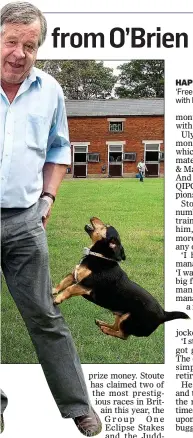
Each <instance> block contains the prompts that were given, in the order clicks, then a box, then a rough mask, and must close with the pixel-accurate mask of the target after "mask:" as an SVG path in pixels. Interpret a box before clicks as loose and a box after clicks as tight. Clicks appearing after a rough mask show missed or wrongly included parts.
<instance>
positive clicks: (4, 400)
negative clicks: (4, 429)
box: [0, 389, 8, 414]
mask: <svg viewBox="0 0 193 438" xmlns="http://www.w3.org/2000/svg"><path fill="white" fill-rule="evenodd" d="M0 391H1V412H0V413H1V414H3V412H4V410H5V408H6V407H7V403H8V400H7V396H6V395H5V393H4V392H3V391H2V389H0Z"/></svg>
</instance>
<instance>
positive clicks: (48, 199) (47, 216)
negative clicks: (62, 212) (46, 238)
mask: <svg viewBox="0 0 193 438" xmlns="http://www.w3.org/2000/svg"><path fill="white" fill-rule="evenodd" d="M42 199H44V200H45V201H46V202H47V204H48V206H47V209H46V210H45V212H44V215H43V217H42V222H43V226H44V228H46V225H47V223H48V220H49V217H50V214H51V209H52V204H53V200H52V199H51V198H50V197H49V196H46V195H45V196H43V197H42Z"/></svg>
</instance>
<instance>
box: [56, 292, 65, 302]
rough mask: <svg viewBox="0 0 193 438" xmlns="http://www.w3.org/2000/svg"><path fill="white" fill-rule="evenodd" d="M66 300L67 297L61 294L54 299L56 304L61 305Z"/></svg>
mask: <svg viewBox="0 0 193 438" xmlns="http://www.w3.org/2000/svg"><path fill="white" fill-rule="evenodd" d="M64 300H65V296H63V294H61V295H60V294H59V295H57V296H56V298H54V304H61V303H62V302H63V301H64Z"/></svg>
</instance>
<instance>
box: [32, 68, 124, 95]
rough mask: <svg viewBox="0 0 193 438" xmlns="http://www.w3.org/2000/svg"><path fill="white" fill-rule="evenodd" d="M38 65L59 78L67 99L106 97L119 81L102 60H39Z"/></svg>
mask: <svg viewBox="0 0 193 438" xmlns="http://www.w3.org/2000/svg"><path fill="white" fill-rule="evenodd" d="M36 66H37V67H39V68H41V69H42V70H44V71H46V72H47V73H50V74H51V75H52V76H54V77H55V79H57V80H58V82H59V83H60V85H61V86H62V88H63V91H64V95H65V97H66V98H67V99H106V98H108V97H111V93H112V89H113V87H114V85H115V83H116V81H117V78H116V77H115V76H114V75H113V69H111V68H109V67H104V65H103V62H102V61H100V62H97V61H87V60H85V61H84V60H80V61H79V60H78V61H37V62H36Z"/></svg>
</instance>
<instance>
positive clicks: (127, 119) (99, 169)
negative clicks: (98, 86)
mask: <svg viewBox="0 0 193 438" xmlns="http://www.w3.org/2000/svg"><path fill="white" fill-rule="evenodd" d="M66 110H67V117H68V124H69V132H70V141H71V144H72V166H71V168H69V169H68V173H69V177H70V176H72V177H82V178H83V177H85V178H86V177H135V176H136V173H137V163H138V162H139V161H140V160H141V158H142V157H143V158H144V161H145V163H146V166H147V169H148V172H147V175H146V176H148V177H160V176H163V174H164V99H114V100H67V101H66Z"/></svg>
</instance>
